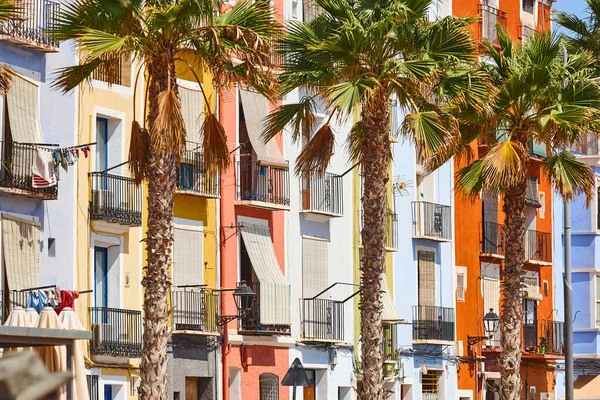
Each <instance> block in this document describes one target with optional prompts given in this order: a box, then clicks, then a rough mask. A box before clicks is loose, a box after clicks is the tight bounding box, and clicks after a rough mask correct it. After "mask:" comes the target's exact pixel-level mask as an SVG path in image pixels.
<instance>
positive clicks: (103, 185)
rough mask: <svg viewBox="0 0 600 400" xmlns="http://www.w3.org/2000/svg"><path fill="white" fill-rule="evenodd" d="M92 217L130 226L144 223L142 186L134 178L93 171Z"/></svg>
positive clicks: (91, 178)
mask: <svg viewBox="0 0 600 400" xmlns="http://www.w3.org/2000/svg"><path fill="white" fill-rule="evenodd" d="M89 177H90V186H91V188H92V198H91V199H90V219H92V220H99V221H106V222H112V223H117V224H122V225H129V226H141V225H142V188H141V187H140V186H138V185H136V184H135V182H134V181H133V179H131V178H127V177H124V176H119V175H113V174H109V173H106V172H91V173H90V174H89Z"/></svg>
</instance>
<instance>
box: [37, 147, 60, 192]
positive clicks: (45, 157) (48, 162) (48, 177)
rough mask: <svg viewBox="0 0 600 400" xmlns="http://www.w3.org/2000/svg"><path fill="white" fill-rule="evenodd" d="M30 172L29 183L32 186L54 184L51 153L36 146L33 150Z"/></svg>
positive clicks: (43, 186)
mask: <svg viewBox="0 0 600 400" xmlns="http://www.w3.org/2000/svg"><path fill="white" fill-rule="evenodd" d="M31 172H32V174H31V175H32V178H31V179H32V182H31V185H32V186H33V187H34V188H45V187H50V186H54V185H56V176H55V175H54V160H53V158H52V153H50V152H49V151H46V150H42V149H40V148H37V149H36V151H35V159H34V160H33V165H32V166H31Z"/></svg>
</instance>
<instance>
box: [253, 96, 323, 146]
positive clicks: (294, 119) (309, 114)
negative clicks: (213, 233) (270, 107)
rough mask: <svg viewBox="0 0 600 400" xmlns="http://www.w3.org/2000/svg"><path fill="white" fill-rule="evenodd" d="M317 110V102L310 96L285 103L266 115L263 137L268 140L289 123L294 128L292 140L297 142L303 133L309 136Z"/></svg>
mask: <svg viewBox="0 0 600 400" xmlns="http://www.w3.org/2000/svg"><path fill="white" fill-rule="evenodd" d="M315 110H316V105H315V102H314V100H313V98H312V97H309V96H304V97H303V98H302V99H301V100H300V102H298V103H288V104H283V105H282V106H280V107H279V109H278V110H277V111H274V112H272V113H271V114H269V115H268V116H267V117H266V119H265V121H264V131H263V133H262V135H261V136H262V139H263V140H264V141H265V143H266V142H268V141H269V140H271V139H273V138H274V137H275V136H276V135H277V134H278V133H280V132H281V131H282V130H283V129H284V128H285V127H286V126H287V125H288V124H291V128H292V141H294V142H296V141H297V140H298V138H299V137H300V136H301V135H304V136H309V135H310V134H311V133H312V129H313V127H314V124H315V122H316V117H315Z"/></svg>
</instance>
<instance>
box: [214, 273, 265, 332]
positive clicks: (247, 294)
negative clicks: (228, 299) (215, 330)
mask: <svg viewBox="0 0 600 400" xmlns="http://www.w3.org/2000/svg"><path fill="white" fill-rule="evenodd" d="M219 291H220V292H233V293H232V296H233V301H234V302H235V308H237V311H238V313H237V315H221V316H219V326H223V325H226V324H227V323H229V322H231V321H233V320H234V319H239V318H241V316H242V315H243V314H245V313H247V312H248V311H250V310H252V304H253V303H254V298H255V297H256V293H254V291H253V290H252V288H251V287H250V286H248V284H247V283H246V281H241V282H240V283H238V285H237V287H236V288H235V289H221V290H219Z"/></svg>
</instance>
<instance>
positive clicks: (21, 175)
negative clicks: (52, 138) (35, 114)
mask: <svg viewBox="0 0 600 400" xmlns="http://www.w3.org/2000/svg"><path fill="white" fill-rule="evenodd" d="M36 151H37V149H36V146H33V145H30V144H21V143H16V142H10V141H6V142H3V148H2V158H1V159H0V187H3V188H6V189H9V190H10V191H11V192H13V191H14V192H15V193H21V194H24V195H26V196H31V197H39V198H42V199H46V200H55V199H57V198H58V184H56V185H54V186H51V187H47V188H34V187H33V173H32V171H31V167H32V165H33V163H34V162H35V158H36Z"/></svg>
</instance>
